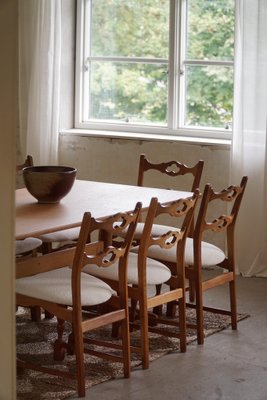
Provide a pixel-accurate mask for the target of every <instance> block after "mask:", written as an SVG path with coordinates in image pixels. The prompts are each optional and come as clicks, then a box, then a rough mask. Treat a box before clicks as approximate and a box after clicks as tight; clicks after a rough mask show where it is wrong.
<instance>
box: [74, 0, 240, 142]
mask: <svg viewBox="0 0 267 400" xmlns="http://www.w3.org/2000/svg"><path fill="white" fill-rule="evenodd" d="M86 2H87V0H77V36H76V74H75V75H76V76H75V118H74V120H75V121H74V125H75V129H76V130H77V132H81V131H83V132H84V133H86V131H88V133H90V132H91V133H92V132H93V133H94V135H98V134H99V135H101V136H103V133H105V132H106V133H107V135H108V136H112V135H114V136H119V137H135V134H136V137H137V138H140V135H142V134H144V135H145V136H146V137H147V138H149V137H150V135H151V137H153V138H155V137H157V136H158V137H159V138H160V139H161V140H162V138H164V137H166V138H168V139H170V138H174V139H175V138H182V139H183V140H185V141H186V140H187V138H188V140H189V141H191V140H192V138H196V139H207V140H213V139H214V140H215V141H216V140H222V141H230V140H231V139H232V130H231V129H218V128H212V129H209V128H205V127H185V126H182V124H181V121H182V117H183V112H184V110H183V109H182V105H183V101H182V97H183V96H184V79H183V72H182V71H183V69H184V67H185V65H213V64H215V65H223V66H234V62H220V61H199V60H197V61H196V60H186V59H185V57H184V54H185V29H186V28H185V26H186V24H185V17H184V16H185V12H184V11H185V7H186V0H170V24H172V26H174V27H175V29H170V38H169V39H170V40H169V82H173V83H171V84H170V85H169V92H168V96H169V98H168V102H169V104H168V123H167V127H161V126H158V125H152V124H149V125H148V124H147V125H144V124H142V125H137V124H133V123H132V124H129V123H126V122H125V123H114V122H104V121H84V120H83V115H84V112H85V109H86V107H88V100H87V99H86V96H85V94H84V90H83V88H84V87H85V85H86V84H88V82H86V79H88V78H89V74H87V73H86V69H87V66H86V59H87V55H86V54H85V51H84V49H86V48H87V49H88V48H89V46H88V42H87V41H88V40H90V38H88V37H86V35H85V29H84V28H85V23H84V21H85V18H90V15H89V8H90V7H86ZM178 27H179V28H178ZM183 38H184V40H183ZM91 58H92V57H91ZM94 59H97V60H101V57H95V58H94ZM121 59H122V57H112V58H110V60H111V61H119V60H121ZM138 60H139V61H146V62H147V61H148V59H147V58H146V59H143V60H142V59H140V58H138ZM149 61H150V62H152V63H153V62H156V61H160V62H161V63H162V62H163V63H164V62H166V61H167V62H168V60H164V59H160V60H155V59H153V60H149ZM179 75H180V79H179ZM178 104H179V107H178ZM175 110H179V111H178V115H177V114H176V113H177V111H175ZM177 121H178V125H176V122H177Z"/></svg>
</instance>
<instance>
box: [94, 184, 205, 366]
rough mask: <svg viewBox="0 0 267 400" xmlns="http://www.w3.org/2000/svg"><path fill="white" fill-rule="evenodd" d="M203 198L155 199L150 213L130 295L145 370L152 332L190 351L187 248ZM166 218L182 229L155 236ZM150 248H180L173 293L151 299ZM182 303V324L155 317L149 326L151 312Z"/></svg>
mask: <svg viewBox="0 0 267 400" xmlns="http://www.w3.org/2000/svg"><path fill="white" fill-rule="evenodd" d="M198 197H199V190H198V189H197V190H196V191H195V193H194V194H193V195H192V196H191V197H188V198H182V199H178V200H176V201H172V202H169V203H165V204H161V203H159V202H158V199H157V198H156V197H155V198H152V199H151V202H150V206H149V208H148V211H147V215H146V220H145V225H144V229H143V234H142V237H141V240H140V243H139V247H138V264H137V268H138V285H129V287H128V293H129V298H130V299H131V309H130V326H131V328H133V329H140V330H141V356H142V367H143V369H147V368H148V367H149V335H148V333H149V332H154V333H158V334H161V335H164V336H169V337H176V338H178V339H179V340H180V350H181V352H185V351H186V316H185V311H186V308H185V305H186V298H185V269H184V247H185V242H186V237H187V235H188V230H189V227H190V224H191V220H192V217H193V214H194V209H195V206H196V203H197V200H198ZM162 214H167V215H170V216H172V217H174V218H181V219H183V222H182V226H181V228H180V229H178V228H172V230H170V229H169V227H166V232H165V233H164V234H162V235H161V236H156V237H155V236H153V233H152V228H153V223H154V221H155V219H156V218H157V217H158V216H159V215H162ZM150 246H160V247H161V248H164V249H170V248H172V247H174V246H176V254H177V262H176V264H175V276H174V277H173V278H170V282H169V283H171V290H168V291H166V292H163V293H155V294H154V295H150V294H149V296H148V292H147V275H146V260H147V251H148V248H149V247H150ZM102 279H103V280H105V282H107V283H108V284H109V285H110V286H111V287H113V288H114V289H115V290H116V289H117V287H118V284H119V282H118V281H115V280H111V279H109V278H103V276H102ZM174 301H177V302H178V307H179V320H178V319H177V320H176V321H174V320H172V321H170V320H169V319H167V318H159V317H158V316H156V315H153V319H154V321H153V324H150V322H149V319H150V318H149V316H150V315H151V314H150V313H149V310H150V309H154V308H156V307H158V306H162V305H163V304H168V303H169V302H174ZM137 304H138V305H139V313H138V314H139V315H138V320H139V322H138V323H137V322H136V306H137ZM157 323H160V324H164V325H170V326H172V327H174V326H176V327H178V328H179V332H174V331H173V330H170V329H164V328H163V329H162V328H158V327H157V326H152V325H157ZM131 351H133V352H138V353H140V350H139V349H138V348H136V347H135V348H134V347H131Z"/></svg>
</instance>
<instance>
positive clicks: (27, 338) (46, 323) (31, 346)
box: [16, 307, 248, 400]
mask: <svg viewBox="0 0 267 400" xmlns="http://www.w3.org/2000/svg"><path fill="white" fill-rule="evenodd" d="M194 314H195V313H194V311H193V310H188V316H187V318H188V321H189V322H191V323H194ZM247 317H248V315H247V314H239V316H238V320H239V321H240V320H242V319H244V318H247ZM16 318H17V356H18V358H20V359H22V360H27V361H31V362H35V363H39V364H40V363H41V362H42V364H43V365H52V364H53V365H54V366H56V364H55V361H53V342H54V340H55V339H56V319H55V318H53V319H51V320H46V319H43V320H42V321H41V322H40V323H35V322H31V320H30V316H29V312H28V310H26V309H24V308H22V307H19V309H18V312H17V315H16ZM229 325H230V318H229V317H227V316H222V315H215V314H211V313H207V312H206V313H205V336H209V335H212V334H214V333H216V332H219V331H221V330H223V329H225V328H227V327H228V326H229ZM68 332H69V329H68V327H67V329H66V334H68ZM195 333H196V332H195V330H188V332H187V342H188V344H190V343H192V342H194V341H195V340H196V334H195ZM99 334H100V335H103V336H106V335H107V334H109V332H107V328H105V329H102V330H101V331H99V330H98V337H99ZM131 340H132V345H134V346H136V345H138V342H139V332H138V331H136V332H134V334H131ZM170 352H179V342H178V340H177V339H173V338H167V337H163V336H161V335H156V334H150V360H151V361H153V360H155V359H157V358H159V357H161V356H163V355H164V354H167V353H170ZM131 358H132V370H135V369H137V368H141V366H140V358H139V356H138V355H137V354H132V356H131ZM62 365H63V368H67V369H69V370H72V368H73V367H74V366H75V359H74V357H73V356H66V357H65V360H64V362H63V363H62ZM85 365H86V376H87V379H86V387H87V388H89V387H91V386H93V385H96V384H99V383H101V382H104V381H107V380H110V379H115V378H122V377H123V374H122V368H121V364H118V363H111V362H108V361H105V360H102V359H100V358H97V357H93V356H91V355H85ZM76 393H77V392H76V382H75V381H72V380H63V379H61V378H58V377H56V376H51V375H47V374H43V373H40V372H36V371H32V370H25V369H18V371H17V399H18V400H25V399H27V400H38V399H40V400H41V399H42V400H46V399H58V400H62V399H67V398H69V397H72V396H75V395H76Z"/></svg>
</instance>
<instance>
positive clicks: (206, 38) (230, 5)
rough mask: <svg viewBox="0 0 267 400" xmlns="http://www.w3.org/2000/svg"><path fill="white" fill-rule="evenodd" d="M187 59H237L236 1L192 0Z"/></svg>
mask: <svg viewBox="0 0 267 400" xmlns="http://www.w3.org/2000/svg"><path fill="white" fill-rule="evenodd" d="M187 4H188V9H187V12H188V14H187V17H188V18H187V52H186V58H187V59H198V60H214V59H220V60H233V57H234V15H235V13H234V11H235V4H234V0H188V2H187Z"/></svg>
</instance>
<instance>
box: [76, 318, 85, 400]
mask: <svg viewBox="0 0 267 400" xmlns="http://www.w3.org/2000/svg"><path fill="white" fill-rule="evenodd" d="M73 334H74V342H75V355H76V368H77V391H78V395H79V397H84V396H85V368H84V344H83V333H82V329H81V327H78V328H77V329H75V326H74V325H73Z"/></svg>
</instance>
